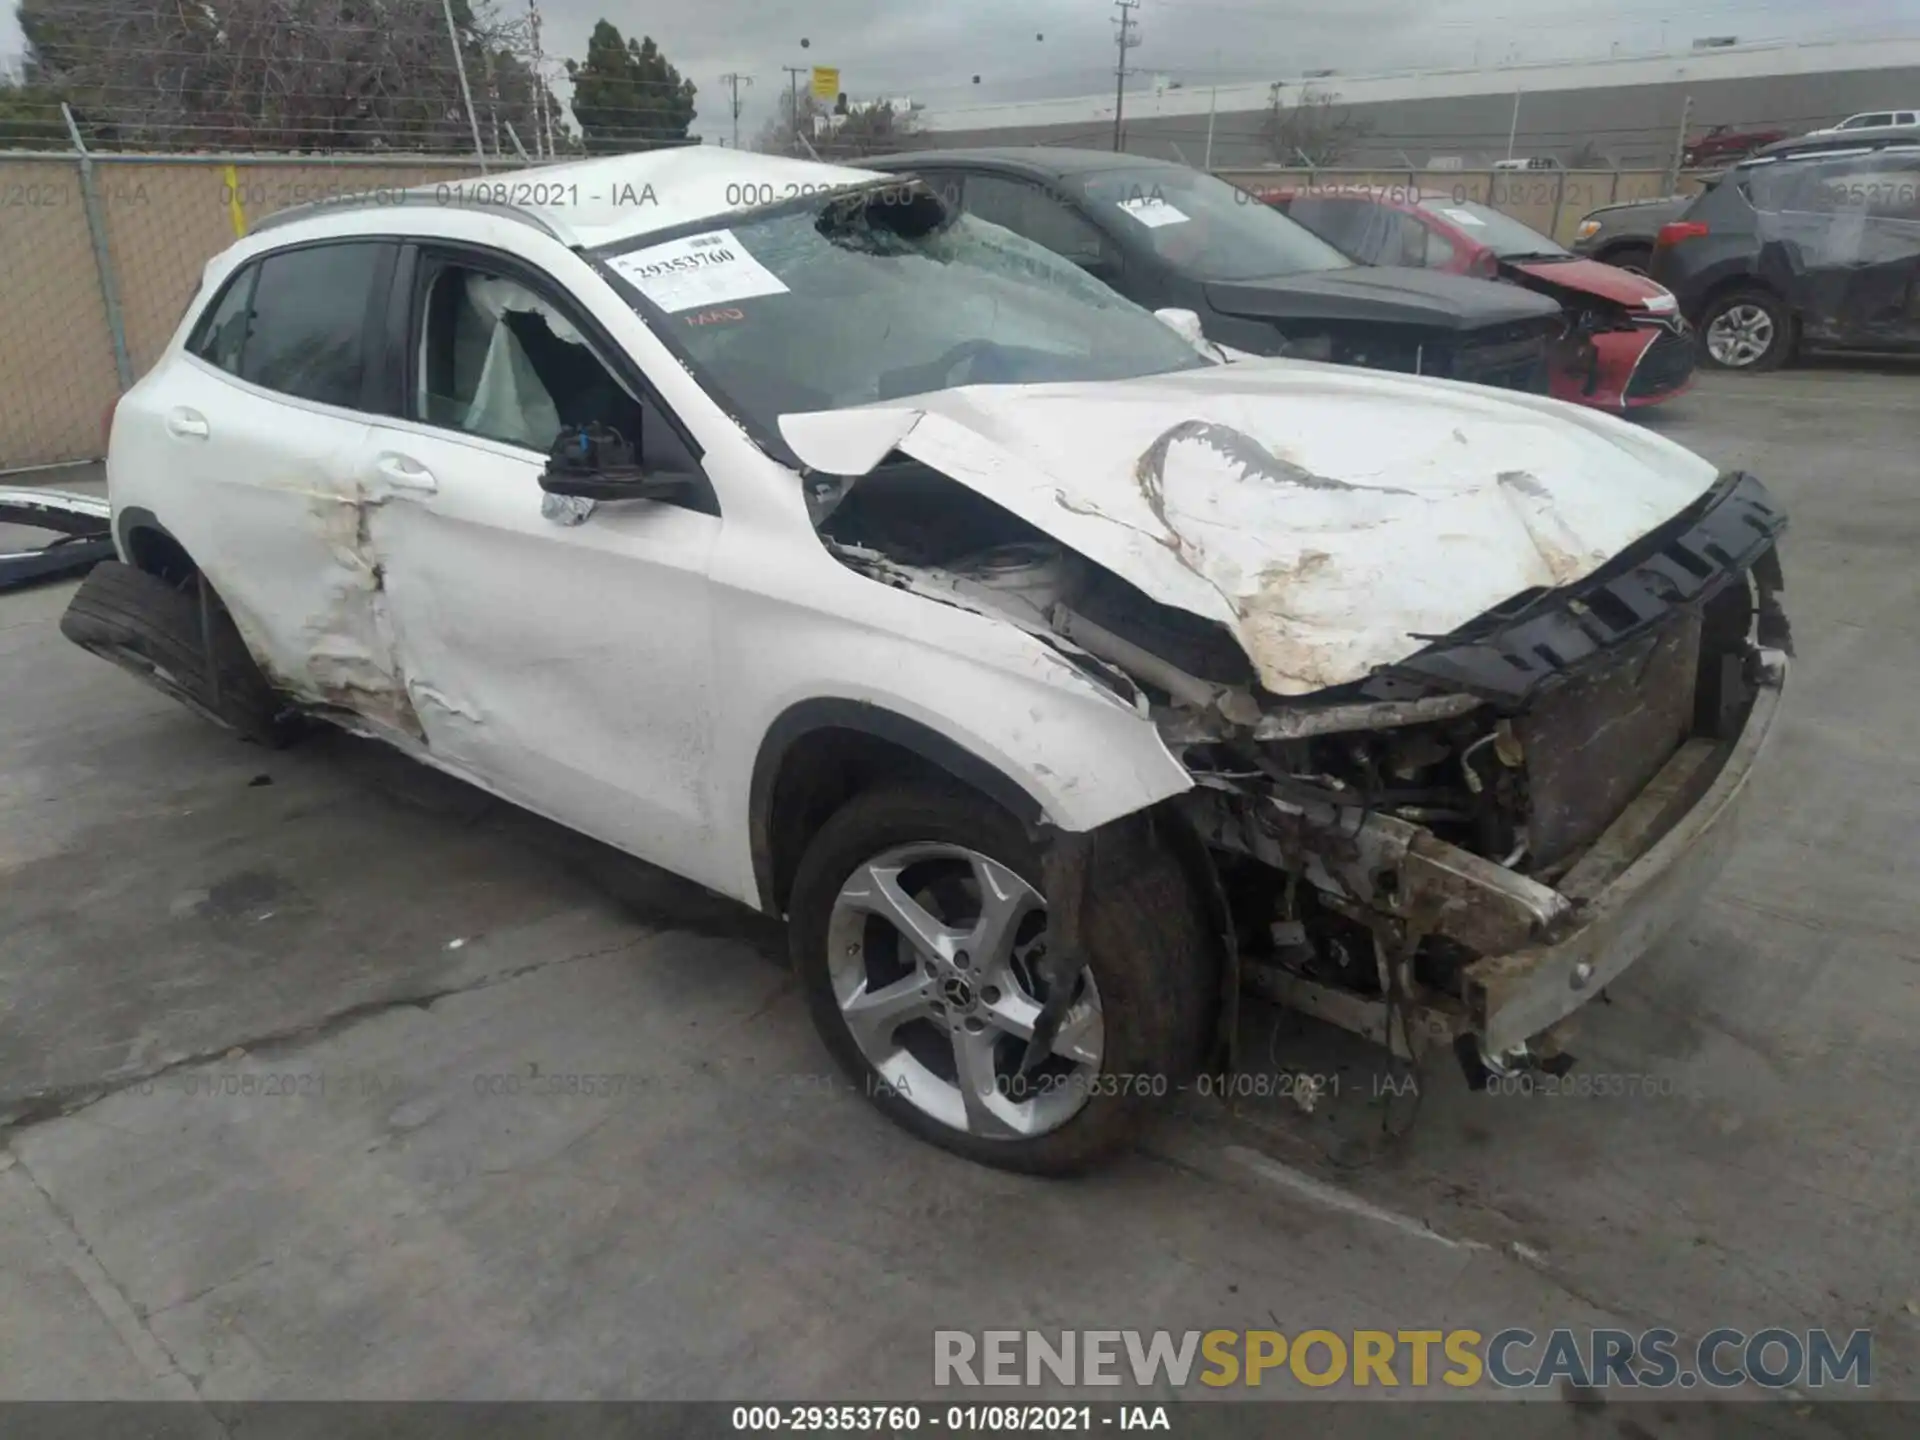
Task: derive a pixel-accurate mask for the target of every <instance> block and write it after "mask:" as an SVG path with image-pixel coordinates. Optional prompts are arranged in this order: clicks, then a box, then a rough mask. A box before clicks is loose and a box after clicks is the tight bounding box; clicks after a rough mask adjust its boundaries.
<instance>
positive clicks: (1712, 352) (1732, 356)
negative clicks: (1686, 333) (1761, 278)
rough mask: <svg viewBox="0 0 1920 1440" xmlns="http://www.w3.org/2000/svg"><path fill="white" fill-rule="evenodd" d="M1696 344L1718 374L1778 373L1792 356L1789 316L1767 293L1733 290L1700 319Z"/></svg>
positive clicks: (1792, 329) (1789, 311)
mask: <svg viewBox="0 0 1920 1440" xmlns="http://www.w3.org/2000/svg"><path fill="white" fill-rule="evenodd" d="M1700 344H1701V348H1702V349H1704V350H1705V351H1706V357H1707V361H1708V363H1709V364H1712V365H1715V366H1718V367H1719V368H1720V369H1722V370H1744V371H1747V372H1749V373H1755V374H1757V373H1759V372H1760V371H1763V370H1778V369H1779V368H1780V367H1781V366H1782V365H1784V364H1786V362H1787V359H1788V357H1789V356H1791V355H1792V353H1793V347H1794V324H1793V312H1792V311H1791V310H1790V309H1788V308H1787V306H1786V303H1785V302H1784V301H1782V300H1781V299H1780V297H1779V296H1778V295H1775V294H1774V293H1773V292H1772V291H1771V290H1760V289H1746V290H1733V291H1729V292H1728V293H1727V294H1725V295H1721V296H1718V297H1716V298H1715V299H1714V301H1713V302H1712V303H1711V304H1710V305H1708V306H1707V309H1706V313H1705V314H1703V315H1702V316H1701V317H1700Z"/></svg>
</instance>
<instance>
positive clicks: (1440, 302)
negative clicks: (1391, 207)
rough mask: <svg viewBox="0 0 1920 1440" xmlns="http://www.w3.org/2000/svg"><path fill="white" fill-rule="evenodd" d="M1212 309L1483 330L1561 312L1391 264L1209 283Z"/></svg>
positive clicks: (1526, 294) (1505, 291)
mask: <svg viewBox="0 0 1920 1440" xmlns="http://www.w3.org/2000/svg"><path fill="white" fill-rule="evenodd" d="M1204 288H1205V291H1206V296H1207V303H1208V304H1209V305H1211V306H1212V307H1213V308H1214V309H1215V310H1217V311H1219V312H1220V313H1221V314H1223V315H1239V316H1245V317H1247V318H1250V319H1255V320H1307V321H1315V320H1318V321H1347V322H1360V323H1372V324H1380V325H1417V326H1421V327H1424V328H1426V329H1432V330H1459V331H1464V330H1479V329H1482V328H1485V327H1488V326H1501V325H1512V324H1514V323H1515V322H1517V321H1526V320H1545V319H1548V318H1550V317H1553V316H1556V315H1558V314H1559V312H1560V307H1559V306H1558V305H1556V304H1555V303H1554V302H1553V301H1551V300H1549V299H1547V298H1546V297H1545V296H1544V295H1536V294H1534V293H1533V292H1532V291H1530V290H1522V289H1521V288H1520V287H1518V286H1516V285H1497V284H1495V283H1493V282H1492V281H1489V280H1469V279H1467V278H1466V277H1465V276H1463V275H1442V274H1438V273H1436V272H1434V271H1431V270H1413V269H1406V268H1402V267H1399V266H1391V265H1356V266H1354V267H1353V268H1352V269H1350V270H1320V271H1316V272H1313V273H1310V274H1305V275H1281V276H1277V277H1275V278H1274V279H1271V280H1241V281H1233V282H1225V281H1222V282H1216V283H1210V284H1208V285H1206V286H1205V287H1204Z"/></svg>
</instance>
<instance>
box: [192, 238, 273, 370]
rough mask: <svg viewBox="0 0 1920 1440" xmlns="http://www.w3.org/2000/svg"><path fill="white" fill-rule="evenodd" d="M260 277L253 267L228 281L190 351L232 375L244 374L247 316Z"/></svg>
mask: <svg viewBox="0 0 1920 1440" xmlns="http://www.w3.org/2000/svg"><path fill="white" fill-rule="evenodd" d="M259 274H260V267H259V266H258V265H249V266H248V267H247V268H246V269H244V270H242V271H241V272H240V273H239V274H238V275H236V276H234V277H233V278H232V279H231V280H229V281H228V282H227V288H226V289H224V290H222V291H221V292H220V298H219V299H218V300H216V301H214V303H213V305H212V306H211V307H210V308H209V309H208V310H207V313H206V314H204V315H202V316H201V317H200V323H199V325H198V326H196V327H195V329H194V333H193V337H192V338H191V339H190V340H188V341H187V349H188V350H189V351H190V352H191V353H193V354H195V355H198V356H199V357H200V358H201V359H202V360H205V361H206V362H207V363H208V364H209V365H218V366H219V367H220V368H221V369H222V370H224V371H226V372H227V373H228V374H229V375H238V374H239V373H240V342H241V341H243V340H245V339H246V338H247V314H248V310H249V307H250V305H251V303H252V300H253V282H254V280H255V279H256V278H257V277H258V276H259Z"/></svg>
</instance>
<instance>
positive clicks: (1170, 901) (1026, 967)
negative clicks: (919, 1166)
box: [791, 786, 1220, 1174]
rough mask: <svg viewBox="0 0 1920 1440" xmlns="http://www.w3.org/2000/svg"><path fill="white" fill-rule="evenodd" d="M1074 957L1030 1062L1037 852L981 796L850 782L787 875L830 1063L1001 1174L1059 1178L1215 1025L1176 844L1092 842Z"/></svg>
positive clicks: (1098, 1146) (1038, 916)
mask: <svg viewBox="0 0 1920 1440" xmlns="http://www.w3.org/2000/svg"><path fill="white" fill-rule="evenodd" d="M1092 881H1093V883H1092V886H1091V887H1090V889H1091V894H1090V895H1089V897H1088V899H1087V901H1086V903H1085V905H1084V907H1083V911H1082V925H1083V930H1084V932H1085V934H1084V936H1083V939H1084V949H1085V952H1086V964H1085V965H1084V966H1083V967H1082V968H1081V970H1080V972H1079V974H1078V975H1076V976H1074V977H1073V979H1072V980H1071V981H1070V982H1068V983H1069V984H1070V985H1071V989H1070V991H1069V992H1068V994H1067V996H1066V999H1065V1010H1064V1013H1063V1014H1062V1016H1061V1020H1060V1024H1059V1027H1058V1029H1057V1030H1056V1031H1055V1033H1054V1036H1053V1039H1052V1043H1051V1045H1050V1046H1049V1047H1048V1048H1047V1051H1046V1053H1045V1056H1044V1058H1043V1059H1042V1060H1041V1061H1040V1062H1039V1063H1038V1064H1037V1065H1035V1066H1032V1067H1024V1068H1023V1063H1022V1062H1023V1060H1024V1057H1025V1055H1026V1051H1027V1048H1028V1044H1029V1041H1030V1040H1031V1039H1032V1036H1033V1034H1034V1028H1035V1022H1036V1021H1037V1020H1038V1018H1039V1017H1040V1014H1041V1011H1042V1009H1043V1008H1044V1007H1045V1006H1046V1004H1047V1002H1048V1000H1049V999H1050V998H1051V997H1052V992H1051V990H1050V988H1049V983H1048V979H1047V967H1046V966H1045V965H1044V964H1043V963H1042V962H1043V957H1044V954H1045V950H1046V945H1047V942H1048V927H1047V902H1046V897H1045V896H1044V895H1043V894H1042V892H1041V888H1040V863H1039V852H1038V848H1037V846H1036V845H1035V843H1034V842H1033V841H1032V840H1031V839H1030V838H1029V837H1028V835H1027V834H1026V832H1025V830H1024V828H1023V827H1022V826H1021V825H1020V824H1019V823H1018V822H1017V821H1016V820H1014V818H1013V817H1012V816H1010V815H1008V814H1007V813H1006V812H1005V811H1003V810H1000V809H999V808H998V807H996V806H994V805H992V804H990V803H989V802H987V801H986V800H984V799H981V798H978V797H975V796H973V795H970V794H966V793H961V792H957V791H948V790H943V789H937V788H929V787H921V786H898V787H888V788H884V789H880V790H873V791H869V792H866V793H865V794H862V795H859V796H856V797H855V798H854V799H853V800H851V801H849V802H848V804H847V805H846V806H845V807H844V808H843V809H842V810H840V811H839V813H837V814H836V815H834V816H833V818H832V819H830V820H829V821H828V822H827V823H826V824H825V825H824V826H823V827H822V828H821V830H820V832H819V834H818V835H817V836H816V837H815V838H814V840H813V843H812V845H811V846H810V847H809V849H808V851H807V854H806V857H805V859H804V860H803V861H802V862H801V866H800V870H799V873H798V875H797V876H796V877H795V881H794V900H793V906H792V930H791V936H792V941H791V943H792V946H793V958H794V968H795V971H796V973H797V974H798V975H799V977H800V980H801V983H802V986H803V987H804V989H805V992H806V996H807V1002H808V1006H809V1008H810V1010H811V1011H812V1015H813V1020H814V1025H815V1027H816V1028H817V1029H818V1030H819V1032H820V1035H821V1038H822V1039H823V1040H824V1041H825V1043H826V1045H827V1048H828V1049H829V1050H830V1051H831V1052H832V1054H833V1056H834V1059H835V1060H836V1061H837V1062H838V1063H839V1065H840V1067H841V1068H842V1069H843V1070H844V1071H845V1072H846V1074H847V1076H848V1077H849V1078H850V1079H851V1080H852V1081H853V1082H854V1084H855V1086H856V1087H857V1088H859V1089H861V1090H863V1091H864V1092H865V1093H866V1094H867V1095H868V1096H869V1097H870V1098H871V1099H872V1100H873V1101H874V1103H875V1104H876V1105H878V1106H879V1108H880V1109H881V1110H882V1111H883V1112H885V1113H886V1114H887V1115H888V1116H889V1117H890V1118H891V1119H893V1120H894V1121H895V1122H897V1123H898V1124H900V1125H901V1126H903V1127H904V1128H906V1129H907V1130H909V1131H911V1132H913V1133H914V1134H915V1135H918V1136H919V1137H921V1138H922V1139H925V1140H930V1141H932V1142H933V1143H934V1144H936V1145H939V1146H941V1147H943V1148H945V1149H947V1150H951V1151H954V1152H955V1153H957V1154H960V1155H964V1156H966V1157H968V1158H969V1159H973V1160H978V1161H981V1162H983V1163H986V1164H989V1165H996V1166H1000V1167H1002V1168H1006V1169H1011V1170H1021V1171H1027V1172H1030V1173H1036V1174H1068V1173H1072V1172H1074V1171H1078V1170H1082V1169H1085V1168H1086V1167H1087V1166H1088V1165H1090V1164H1091V1163H1093V1162H1094V1161H1096V1160H1098V1159H1100V1158H1101V1157H1103V1156H1105V1155H1106V1154H1108V1153H1110V1152H1111V1151H1112V1150H1114V1149H1115V1148H1116V1147H1118V1146H1120V1145H1122V1144H1124V1143H1125V1142H1126V1141H1127V1139H1129V1138H1130V1136H1131V1135H1132V1134H1133V1133H1134V1131H1135V1129H1136V1127H1137V1125H1138V1123H1139V1121H1140V1119H1141V1118H1142V1116H1143V1115H1144V1114H1145V1112H1146V1111H1147V1110H1148V1109H1150V1108H1151V1107H1152V1105H1153V1104H1154V1102H1156V1101H1164V1100H1166V1099H1167V1098H1168V1097H1169V1096H1170V1095H1171V1094H1173V1093H1174V1091H1176V1090H1177V1089H1178V1088H1179V1087H1180V1086H1181V1085H1182V1084H1183V1083H1184V1082H1185V1081H1186V1080H1187V1079H1188V1078H1189V1077H1190V1075H1191V1073H1192V1070H1193V1069H1194V1068H1195V1067H1196V1065H1197V1064H1198V1062H1199V1059H1200V1057H1201V1054H1202V1052H1203V1049H1204V1047H1205V1044H1206V1042H1207V1039H1208V1038H1209V1036H1210V1034H1211V1024H1212V1020H1213V1016H1214V1014H1215V1001H1216V997H1217V995H1218V991H1219V983H1220V982H1219V969H1218V960H1217V953H1216V947H1215V944H1214V942H1213V941H1212V939H1211V938H1210V937H1209V935H1208V933H1207V929H1206V925H1205V921H1204V916H1203V912H1202V910H1201V907H1200V905H1199V903H1198V899H1197V897H1196V895H1195V894H1194V892H1193V887H1192V886H1191V885H1190V884H1189V883H1188V882H1187V879H1186V876H1185V874H1184V872H1183V871H1182V870H1181V868H1180V866H1179V864H1178V862H1177V860H1176V859H1175V858H1174V856H1173V855H1172V853H1171V852H1170V851H1168V850H1166V849H1165V848H1164V847H1162V846H1160V845H1158V844H1156V843H1154V842H1153V841H1152V840H1150V839H1149V838H1147V837H1146V836H1145V834H1144V827H1143V833H1142V834H1141V835H1139V836H1137V837H1135V836H1131V835H1127V836H1116V837H1115V838H1114V840H1113V841H1112V842H1111V843H1106V842H1104V841H1103V843H1102V845H1097V846H1096V848H1095V853H1094V860H1093V871H1092Z"/></svg>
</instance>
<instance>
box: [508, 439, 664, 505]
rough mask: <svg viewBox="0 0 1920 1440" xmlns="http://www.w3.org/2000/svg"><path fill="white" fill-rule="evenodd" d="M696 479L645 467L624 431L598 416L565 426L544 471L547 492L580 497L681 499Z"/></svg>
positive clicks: (542, 484)
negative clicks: (592, 420)
mask: <svg viewBox="0 0 1920 1440" xmlns="http://www.w3.org/2000/svg"><path fill="white" fill-rule="evenodd" d="M692 483H693V480H692V477H691V476H688V475H677V474H673V473H671V472H668V471H661V470H648V469H645V468H643V467H642V466H641V464H640V462H639V457H638V456H637V455H636V454H635V453H634V448H633V446H632V445H630V444H628V443H627V438H626V436H624V435H622V434H621V433H620V432H619V431H618V430H613V429H609V428H608V427H607V426H605V425H601V424H599V423H597V422H596V423H594V424H590V425H580V426H572V427H569V428H568V429H565V430H562V431H561V432H560V434H559V436H558V437H557V438H556V439H555V440H554V442H553V448H552V449H551V450H550V451H548V452H547V468H546V469H545V470H543V471H541V473H540V488H541V489H542V490H544V491H546V492H547V494H549V495H571V496H574V497H576V498H577V499H581V500H678V499H680V498H682V497H683V496H685V495H686V493H687V492H688V490H689V488H690V487H691V486H692Z"/></svg>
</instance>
